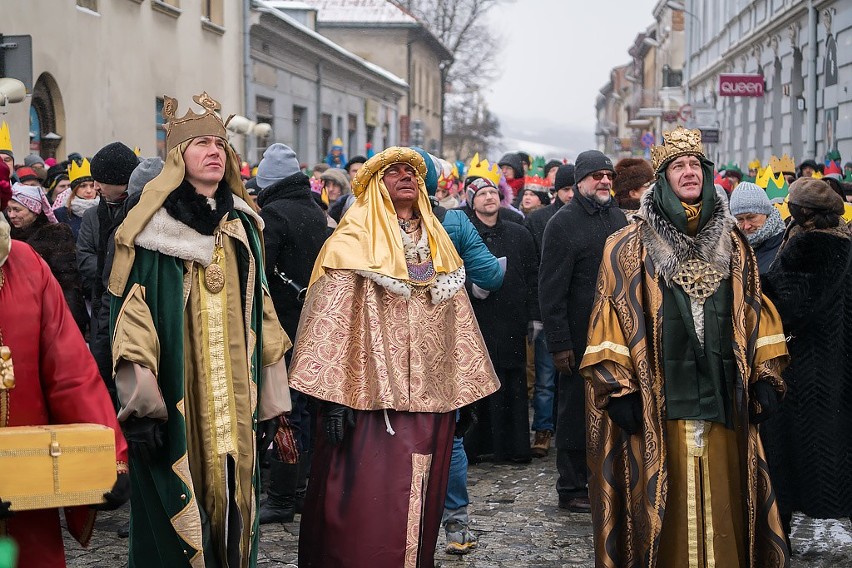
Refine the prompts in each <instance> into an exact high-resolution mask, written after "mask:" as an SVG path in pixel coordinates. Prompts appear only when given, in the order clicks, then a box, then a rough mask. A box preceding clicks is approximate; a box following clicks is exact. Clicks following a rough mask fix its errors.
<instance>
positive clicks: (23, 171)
mask: <svg viewBox="0 0 852 568" xmlns="http://www.w3.org/2000/svg"><path fill="white" fill-rule="evenodd" d="M15 175H17V176H18V181H20V182H21V183H23V182H25V181H31V180H38V174H36V173H35V170H34V169H32V168H27V167H23V168H18V169H17V170H15ZM39 181H40V180H39Z"/></svg>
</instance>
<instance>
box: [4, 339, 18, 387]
mask: <svg viewBox="0 0 852 568" xmlns="http://www.w3.org/2000/svg"><path fill="white" fill-rule="evenodd" d="M13 388H15V368H14V366H13V365H12V350H11V349H9V347H8V346H7V345H0V390H11V389H13Z"/></svg>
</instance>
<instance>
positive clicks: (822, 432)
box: [761, 231, 852, 519]
mask: <svg viewBox="0 0 852 568" xmlns="http://www.w3.org/2000/svg"><path fill="white" fill-rule="evenodd" d="M850 255H852V240H850V239H849V238H848V237H846V238H844V237H842V236H838V235H833V234H828V233H824V232H816V231H811V232H806V233H803V234H799V235H796V236H794V237H792V238H791V239H790V240H789V242H788V243H787V245H785V246H784V248H782V249H781V251H780V252H779V253H778V256H777V258H776V259H775V264H774V265H773V267H772V270H770V271H769V272H768V273H767V274H765V275H764V276H763V278H762V281H763V292H764V294H766V295H767V296H768V297H769V299H770V300H772V302H773V303H774V304H775V306H776V307H777V308H778V312H779V313H780V314H781V320H782V322H783V324H784V332H785V333H786V334H788V336H789V338H790V339H789V341H788V343H787V347H788V349H789V351H790V366H789V367H787V369H786V370H785V371H784V373H783V375H782V376H783V378H784V380H785V382H786V383H787V394H786V396H785V398H784V400H783V401H782V402H781V409H780V412H779V413H778V414H776V415H775V416H774V417H772V418H771V419H770V420H768V421H767V422H765V423H764V424H763V425H762V426H761V435H762V437H763V440H764V445H765V446H766V453H767V461H768V462H769V470H770V475H771V478H772V484H773V486H774V489H775V493H776V495H777V496H778V505H779V508H780V511H781V513H782V514H785V513H790V512H791V511H802V512H804V513H805V514H806V515H808V516H810V517H816V518H835V519H838V518H844V517H849V516H850V515H852V262H850V260H852V256H850Z"/></svg>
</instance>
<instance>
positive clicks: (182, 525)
mask: <svg viewBox="0 0 852 568" xmlns="http://www.w3.org/2000/svg"><path fill="white" fill-rule="evenodd" d="M175 406H177V410H178V412H180V414H181V416H183V417H184V419H185V418H186V411H185V408H184V399H180V400H179V401H178V403H177V404H176V405H175ZM172 471H173V472H174V474H175V475H177V476H178V477H179V478H180V480H181V481H183V483H184V485H186V486H187V487H188V488H189V491H188V492H187V493H188V495H187V502H186V506H185V507H184V508H183V509H181V510H180V511H179V512H178V513H177V514H175V516H173V517H172V518H171V519H170V520H171V523H172V527H174V529H175V532H176V533H177V534H178V535H179V536H180V537H181V538H182V539H183V540H184V542H186V543H187V544H189V546H191V547H192V548H193V549H194V550H195V553H194V554H193V555H192V557H191V558H190V560H189V563H190V565H191V566H193V567H194V568H204V556H203V555H202V554H201V550H202V548H203V546H204V545H203V544H202V538H201V513H200V511H199V510H198V502H197V501H196V500H195V487H194V486H193V484H192V474H191V473H190V471H189V457H188V456H187V454H186V453H184V454H183V455H182V456H181V457H180V458H178V460H177V461H176V462H174V463H173V464H172Z"/></svg>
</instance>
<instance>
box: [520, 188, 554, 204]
mask: <svg viewBox="0 0 852 568" xmlns="http://www.w3.org/2000/svg"><path fill="white" fill-rule="evenodd" d="M527 191H531V192H533V193H535V194H536V196H538V200H539V201H541V204H542V205H550V194H549V193H547V192H546V191H544V190H543V189H538V188H536V189H533V188H528V189H524V192H525V193H526V192H527Z"/></svg>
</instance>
